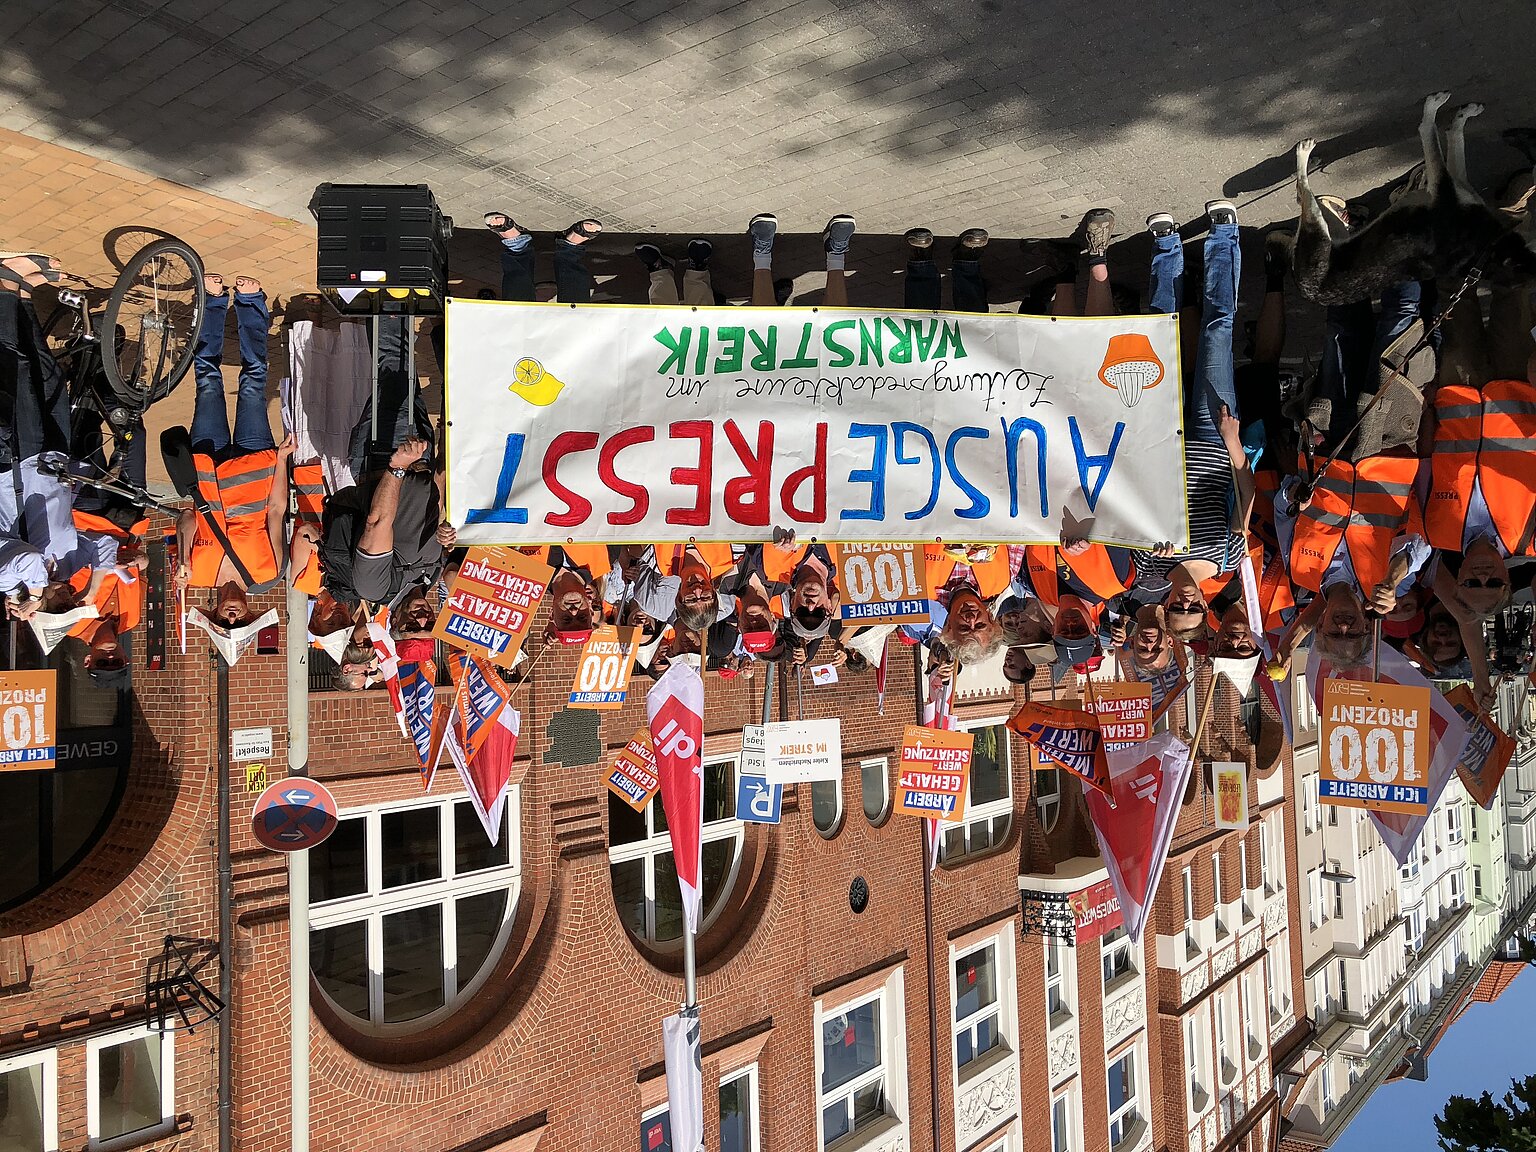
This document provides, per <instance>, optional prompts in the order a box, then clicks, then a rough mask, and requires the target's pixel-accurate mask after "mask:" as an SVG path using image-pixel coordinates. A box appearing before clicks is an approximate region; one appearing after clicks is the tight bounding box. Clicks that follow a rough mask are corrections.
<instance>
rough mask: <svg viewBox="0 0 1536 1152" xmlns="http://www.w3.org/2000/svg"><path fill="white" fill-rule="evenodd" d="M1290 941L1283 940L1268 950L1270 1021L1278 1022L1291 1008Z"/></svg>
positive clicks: (1272, 1022)
mask: <svg viewBox="0 0 1536 1152" xmlns="http://www.w3.org/2000/svg"><path fill="white" fill-rule="evenodd" d="M1289 948H1290V945H1289V942H1288V941H1281V942H1279V943H1278V944H1276V946H1275V947H1273V948H1271V949H1269V951H1268V957H1269V960H1268V964H1269V983H1268V990H1269V995H1268V996H1267V997H1266V999H1267V1000H1268V1001H1269V1022H1270V1023H1271V1024H1278V1023H1279V1022H1280V1021H1281V1020H1283V1019H1284V1018H1285V1015H1286V1013H1287V1012H1289V1011H1290V1010H1291V954H1290V951H1289Z"/></svg>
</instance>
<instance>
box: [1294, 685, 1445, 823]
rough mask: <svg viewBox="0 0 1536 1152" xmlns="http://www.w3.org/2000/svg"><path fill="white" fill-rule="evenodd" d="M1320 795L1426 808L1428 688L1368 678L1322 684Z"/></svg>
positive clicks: (1326, 799)
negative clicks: (1410, 686) (1406, 686)
mask: <svg viewBox="0 0 1536 1152" xmlns="http://www.w3.org/2000/svg"><path fill="white" fill-rule="evenodd" d="M1321 712H1322V737H1321V755H1320V756H1319V761H1320V765H1321V769H1320V776H1319V781H1318V798H1319V799H1320V800H1321V801H1322V802H1323V803H1325V804H1341V805H1343V806H1344V807H1346V808H1375V809H1378V810H1381V811H1384V812H1403V813H1407V814H1409V815H1422V814H1424V813H1427V812H1428V811H1429V745H1430V740H1429V691H1428V689H1426V688H1405V687H1403V686H1402V685H1399V684H1385V683H1376V682H1373V681H1370V680H1327V681H1325V682H1324V683H1323V686H1322V708H1321Z"/></svg>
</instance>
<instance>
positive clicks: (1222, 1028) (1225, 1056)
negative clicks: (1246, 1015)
mask: <svg viewBox="0 0 1536 1152" xmlns="http://www.w3.org/2000/svg"><path fill="white" fill-rule="evenodd" d="M1228 993H1229V990H1228V989H1226V988H1223V989H1222V990H1221V991H1219V992H1217V993H1216V995H1215V996H1213V997H1212V998H1211V999H1212V1003H1213V1008H1212V1010H1213V1011H1214V1013H1215V1019H1216V1084H1217V1087H1218V1088H1219V1089H1220V1090H1221V1094H1223V1095H1224V1094H1225V1093H1226V1090H1227V1089H1228V1088H1231V1087H1232V1085H1233V1084H1234V1083H1235V1082H1236V1081H1237V1077H1238V1073H1239V1072H1240V1071H1241V1069H1242V1063H1241V1061H1238V1060H1234V1059H1233V1055H1234V1052H1233V1047H1234V1046H1235V1041H1236V1039H1237V1038H1236V1036H1235V1035H1234V1032H1235V1030H1234V1029H1233V1027H1232V1025H1233V1019H1232V1017H1233V1015H1234V1014H1235V1013H1236V1011H1237V1006H1236V1005H1235V1004H1231V1003H1229V1000H1230V996H1229V994H1228ZM1228 1069H1230V1072H1229V1071H1228Z"/></svg>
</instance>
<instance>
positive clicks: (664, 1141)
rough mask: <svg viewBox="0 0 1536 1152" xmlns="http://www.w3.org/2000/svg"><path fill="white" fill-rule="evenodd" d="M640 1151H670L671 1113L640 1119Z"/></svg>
mask: <svg viewBox="0 0 1536 1152" xmlns="http://www.w3.org/2000/svg"><path fill="white" fill-rule="evenodd" d="M640 1152H672V1114H671V1113H670V1112H663V1113H662V1114H661V1115H660V1116H652V1117H651V1118H650V1119H649V1120H642V1121H640Z"/></svg>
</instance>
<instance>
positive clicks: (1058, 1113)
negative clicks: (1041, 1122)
mask: <svg viewBox="0 0 1536 1152" xmlns="http://www.w3.org/2000/svg"><path fill="white" fill-rule="evenodd" d="M1069 1139H1070V1137H1069V1135H1068V1132H1067V1098H1066V1097H1065V1096H1058V1097H1056V1099H1055V1100H1053V1101H1052V1102H1051V1152H1067V1148H1068V1140H1069Z"/></svg>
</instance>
